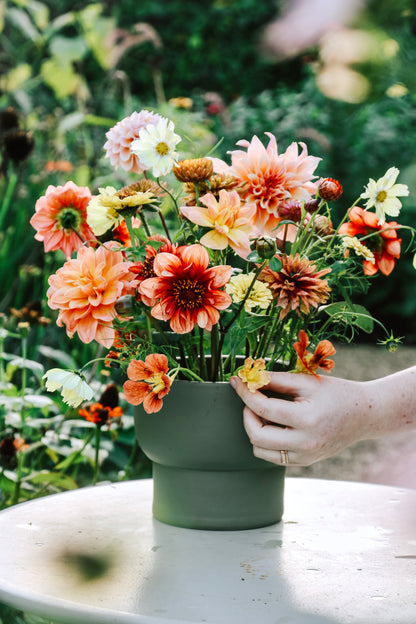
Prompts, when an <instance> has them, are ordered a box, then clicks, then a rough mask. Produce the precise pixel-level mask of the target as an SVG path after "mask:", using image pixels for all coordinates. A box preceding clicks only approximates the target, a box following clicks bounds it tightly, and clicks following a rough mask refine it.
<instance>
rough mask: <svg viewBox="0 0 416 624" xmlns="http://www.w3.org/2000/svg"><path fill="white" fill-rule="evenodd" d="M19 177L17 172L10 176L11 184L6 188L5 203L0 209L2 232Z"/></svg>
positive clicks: (3, 202)
mask: <svg viewBox="0 0 416 624" xmlns="http://www.w3.org/2000/svg"><path fill="white" fill-rule="evenodd" d="M17 180H18V176H17V173H16V172H15V171H12V173H11V174H10V178H9V182H8V185H7V188H6V192H5V194H4V197H3V201H2V203H1V207H0V230H2V228H3V223H4V220H5V218H6V214H7V212H8V210H9V206H10V203H11V200H12V197H13V193H14V189H15V188H16V184H17Z"/></svg>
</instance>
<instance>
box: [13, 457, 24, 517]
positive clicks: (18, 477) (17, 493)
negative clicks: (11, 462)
mask: <svg viewBox="0 0 416 624" xmlns="http://www.w3.org/2000/svg"><path fill="white" fill-rule="evenodd" d="M24 461H25V455H24V453H23V451H18V452H17V471H16V482H15V484H14V490H13V496H12V505H16V504H17V503H18V502H19V496H20V488H21V485H22V473H23V464H24Z"/></svg>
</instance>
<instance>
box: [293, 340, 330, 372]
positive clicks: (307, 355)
mask: <svg viewBox="0 0 416 624" xmlns="http://www.w3.org/2000/svg"><path fill="white" fill-rule="evenodd" d="M308 345H309V338H308V335H307V333H306V332H305V331H304V330H303V329H301V330H300V332H299V342H295V343H294V345H293V346H294V348H295V351H296V353H297V354H298V358H297V362H296V371H295V372H296V373H307V374H309V375H315V377H318V375H317V374H316V372H315V371H316V370H317V369H318V368H322V369H323V370H325V371H330V370H331V368H333V366H334V365H335V362H334V361H333V360H330V359H329V356H330V355H334V354H335V353H336V351H335V348H334V345H333V344H332V342H330V341H329V340H321V341H320V342H319V343H318V346H317V347H316V349H315V351H314V353H311V352H310V351H307V348H308Z"/></svg>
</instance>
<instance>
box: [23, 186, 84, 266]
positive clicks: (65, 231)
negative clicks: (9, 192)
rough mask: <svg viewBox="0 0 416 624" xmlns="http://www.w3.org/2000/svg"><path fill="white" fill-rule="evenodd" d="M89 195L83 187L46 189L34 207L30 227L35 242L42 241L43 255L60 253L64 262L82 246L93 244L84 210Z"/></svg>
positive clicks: (53, 187) (50, 187)
mask: <svg viewBox="0 0 416 624" xmlns="http://www.w3.org/2000/svg"><path fill="white" fill-rule="evenodd" d="M90 200H91V192H90V190H89V188H87V187H86V186H77V185H76V184H74V183H73V182H67V183H66V184H65V185H64V186H48V188H47V189H46V193H45V195H43V197H40V198H39V199H38V200H37V202H36V205H35V210H36V212H35V214H34V215H33V217H32V218H31V219H30V224H31V225H32V227H34V228H35V230H36V234H35V239H36V240H38V241H42V242H43V245H44V248H45V251H55V250H57V249H61V250H62V251H63V252H64V254H65V256H66V258H67V259H68V258H70V257H71V255H72V252H73V251H76V250H77V249H79V248H80V247H81V246H82V242H83V240H84V241H91V240H95V236H94V233H93V231H92V230H91V228H90V226H89V225H88V223H87V206H88V204H89V202H90Z"/></svg>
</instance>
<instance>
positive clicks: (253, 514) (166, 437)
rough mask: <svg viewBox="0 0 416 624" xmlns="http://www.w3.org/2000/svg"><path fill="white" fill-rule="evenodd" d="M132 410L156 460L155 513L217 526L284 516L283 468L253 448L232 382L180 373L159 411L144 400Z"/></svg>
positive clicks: (142, 441)
mask: <svg viewBox="0 0 416 624" xmlns="http://www.w3.org/2000/svg"><path fill="white" fill-rule="evenodd" d="M134 418H135V428H136V436H137V440H138V443H139V445H140V447H141V448H142V450H143V451H144V453H145V454H146V455H147V456H148V457H149V459H151V460H152V462H153V484H154V491H153V515H154V517H155V518H157V519H158V520H160V521H161V522H165V523H167V524H171V525H175V526H179V527H186V528H191V529H216V530H238V529H251V528H257V527H262V526H266V525H270V524H274V523H275V522H279V520H280V519H281V517H282V513H283V493H284V477H285V469H284V468H283V467H281V466H277V465H275V464H271V463H269V462H266V461H264V460H261V459H258V458H256V457H255V456H254V455H253V449H252V446H251V443H250V441H249V439H248V437H247V434H246V432H245V430H244V426H243V403H242V401H241V399H240V398H239V397H238V395H237V394H236V393H235V392H234V391H233V390H232V388H231V387H230V385H229V384H228V383H226V382H216V383H212V382H201V383H199V382H193V381H192V382H191V381H179V380H176V381H175V382H174V383H173V385H172V388H171V390H170V392H169V394H168V395H167V396H166V397H165V398H164V401H163V408H162V410H161V411H160V412H158V413H156V414H146V412H145V411H144V410H143V409H142V407H141V406H139V407H136V408H135V413H134Z"/></svg>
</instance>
